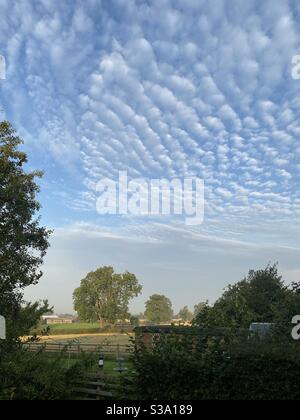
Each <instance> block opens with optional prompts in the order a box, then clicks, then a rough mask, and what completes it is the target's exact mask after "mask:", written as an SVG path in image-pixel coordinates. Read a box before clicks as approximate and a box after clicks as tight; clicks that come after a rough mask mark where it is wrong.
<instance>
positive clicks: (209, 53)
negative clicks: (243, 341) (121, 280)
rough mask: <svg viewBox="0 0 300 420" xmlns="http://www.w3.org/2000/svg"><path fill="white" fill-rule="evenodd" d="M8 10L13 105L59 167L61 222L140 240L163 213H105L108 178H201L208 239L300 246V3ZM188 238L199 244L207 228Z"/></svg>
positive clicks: (48, 167)
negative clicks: (99, 207)
mask: <svg viewBox="0 0 300 420" xmlns="http://www.w3.org/2000/svg"><path fill="white" fill-rule="evenodd" d="M0 9H1V25H0V54H2V55H3V56H5V58H6V62H7V78H6V81H5V82H4V83H2V82H1V87H0V88H1V91H0V108H3V109H4V110H5V111H6V115H7V117H8V118H9V119H11V120H12V121H13V122H14V123H15V125H16V127H17V128H18V129H19V131H20V133H21V134H22V135H23V136H24V138H25V139H26V144H25V147H26V149H27V151H28V153H29V154H30V162H31V165H32V166H34V167H42V168H44V169H45V171H46V177H45V179H44V181H43V193H42V195H41V200H42V202H43V204H44V210H43V214H44V217H45V220H46V222H47V223H48V224H50V225H52V226H54V227H61V228H66V226H70V225H74V224H76V223H77V222H86V223H91V224H93V225H98V226H99V225H100V224H101V226H105V227H106V228H107V229H108V230H111V231H114V229H121V227H122V229H125V230H126V232H127V235H128V238H131V232H132V230H133V229H134V228H135V226H138V227H139V228H141V229H142V228H146V227H145V226H146V225H147V224H149V226H150V227H151V226H154V223H156V221H153V220H144V221H143V223H141V221H132V220H128V219H127V218H124V219H122V220H119V219H118V220H116V219H114V218H101V219H99V217H98V216H97V214H96V212H95V201H96V199H97V194H96V192H95V186H96V184H97V182H98V181H99V179H100V178H101V177H107V176H109V177H112V178H117V175H118V172H119V171H124V170H127V171H128V174H129V176H131V177H145V178H152V179H153V178H162V177H164V178H168V179H171V178H173V177H187V176H198V177H200V178H203V179H204V180H205V183H206V219H205V223H204V224H203V225H202V226H201V227H198V229H197V232H196V233H197V234H201V235H204V237H205V238H208V237H217V238H219V239H220V240H229V239H231V240H236V241H242V242H243V243H244V242H247V243H251V244H256V245H257V246H261V245H262V244H268V243H269V244H274V243H275V244H276V245H278V246H287V247H296V246H297V238H299V233H300V232H299V216H300V194H299V187H298V185H299V169H300V147H299V144H298V143H299V142H298V138H299V134H300V125H299V121H300V119H299V116H300V96H299V89H300V85H299V83H298V82H296V81H294V80H293V79H292V78H291V76H290V70H291V69H290V66H291V58H292V56H293V55H294V54H296V53H299V48H300V31H299V23H300V22H299V15H300V5H299V2H297V1H296V0H294V1H293V0H292V1H289V2H283V1H281V0H265V1H264V2H258V1H256V0H251V1H248V2H244V1H242V0H215V1H213V2H206V1H204V0H203V1H202V0H172V1H168V0H161V1H159V2H151V1H146V0H145V1H138V0H102V1H101V0H97V1H96V0H86V1H79V0H78V1H73V2H59V1H58V0H51V1H50V0H41V1H38V2H37V1H30V0H27V1H22V0H18V1H16V2H13V3H12V2H11V1H9V0H0ZM160 222H162V223H165V224H166V225H167V226H175V227H176V228H177V227H178V226H177V224H178V223H179V221H177V220H173V219H172V218H170V219H167V220H163V219H162V220H160ZM70 229H72V228H71V227H70ZM176 235H179V233H178V232H177V234H176ZM181 235H182V240H183V241H185V243H186V244H189V241H190V240H191V239H190V238H191V237H192V235H194V232H191V230H190V229H185V230H184V233H183V232H182V233H181ZM98 240H99V241H100V239H99V238H98ZM101 240H102V239H101ZM177 240H178V238H177ZM207 240H208V239H207ZM201 243H202V247H198V248H197V249H198V252H199V253H201V249H202V250H203V248H205V241H204V240H202V241H201ZM194 249H196V248H194ZM174 252H175V251H174ZM271 257H272V256H271ZM129 260H130V258H128V261H129ZM232 261H233V256H232ZM95 264H96V262H95ZM183 264H184V263H183ZM194 264H195V267H196V265H197V264H196V260H195V262H194ZM128 268H130V267H129V266H128ZM247 268H248V267H247ZM293 269H294V268H293Z"/></svg>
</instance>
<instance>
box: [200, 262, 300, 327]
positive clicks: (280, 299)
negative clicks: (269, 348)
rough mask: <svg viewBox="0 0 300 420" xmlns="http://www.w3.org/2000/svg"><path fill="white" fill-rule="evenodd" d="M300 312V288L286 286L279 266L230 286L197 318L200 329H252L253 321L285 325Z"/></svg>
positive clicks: (206, 306) (253, 273) (250, 273)
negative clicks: (203, 327) (250, 327)
mask: <svg viewBox="0 0 300 420" xmlns="http://www.w3.org/2000/svg"><path fill="white" fill-rule="evenodd" d="M297 313H300V294H299V293H298V292H297V285H296V284H294V285H293V286H292V288H288V287H286V286H285V285H284V282H283V281H282V277H281V276H280V275H279V273H278V269H277V266H276V265H273V266H267V268H265V269H263V270H257V271H254V270H251V271H250V272H249V274H248V276H247V277H246V278H245V279H243V280H242V281H240V282H239V283H237V284H235V285H230V286H229V287H228V289H227V290H226V291H225V292H224V294H223V296H222V297H221V298H220V299H219V300H218V301H217V302H216V303H215V305H214V306H213V307H210V306H209V305H208V304H206V305H205V306H204V307H203V308H202V310H201V311H200V312H199V313H198V315H197V316H196V318H195V321H194V322H195V324H196V325H199V326H210V327H215V326H224V327H231V328H248V327H249V325H250V324H251V323H252V322H268V323H277V322H279V323H284V322H290V321H291V319H292V317H293V316H294V315H295V314H297Z"/></svg>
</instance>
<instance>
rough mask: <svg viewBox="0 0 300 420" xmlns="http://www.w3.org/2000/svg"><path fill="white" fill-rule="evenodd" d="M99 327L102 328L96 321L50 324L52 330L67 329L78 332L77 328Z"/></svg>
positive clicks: (90, 328)
mask: <svg viewBox="0 0 300 420" xmlns="http://www.w3.org/2000/svg"><path fill="white" fill-rule="evenodd" d="M97 328H98V329H99V330H100V326H99V324H98V323H97V322H94V323H88V322H78V323H75V324H54V325H50V331H61V330H65V331H67V330H68V331H74V332H76V331H77V330H94V329H97Z"/></svg>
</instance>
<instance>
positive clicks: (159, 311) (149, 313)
mask: <svg viewBox="0 0 300 420" xmlns="http://www.w3.org/2000/svg"><path fill="white" fill-rule="evenodd" d="M145 317H146V318H147V320H148V321H151V322H155V323H157V324H159V323H161V322H167V321H170V320H171V319H172V317H173V309H172V302H171V301H170V299H169V298H167V297H166V296H164V295H158V294H155V295H152V296H150V298H149V299H148V301H147V302H146V311H145Z"/></svg>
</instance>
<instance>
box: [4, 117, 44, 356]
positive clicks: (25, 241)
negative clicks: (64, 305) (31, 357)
mask: <svg viewBox="0 0 300 420" xmlns="http://www.w3.org/2000/svg"><path fill="white" fill-rule="evenodd" d="M22 143H23V142H22V140H21V139H20V138H19V137H18V136H17V135H16V134H15V131H14V129H13V128H12V126H11V125H10V123H9V122H7V121H4V122H1V123H0V179H1V184H0V314H1V315H3V316H4V317H5V318H6V320H7V327H8V328H7V329H8V340H7V341H6V342H5V344H4V343H1V344H0V350H1V346H2V347H3V346H4V345H6V346H7V345H9V343H13V342H15V341H16V340H17V339H18V337H19V336H20V334H21V333H25V332H28V329H30V328H31V327H32V326H33V324H34V323H35V321H36V316H40V314H41V312H43V311H44V310H46V306H47V304H46V305H45V304H43V305H42V306H40V305H39V304H33V305H31V304H27V305H26V306H25V307H24V304H25V303H24V302H23V294H24V289H25V288H26V287H28V286H31V285H35V284H37V283H38V281H39V279H40V278H41V276H42V272H41V270H40V266H41V264H42V263H43V258H44V257H45V254H46V251H47V248H48V246H49V243H48V239H49V235H50V233H51V232H50V231H49V230H47V229H46V228H44V227H42V226H40V218H39V217H38V216H37V213H38V211H39V210H40V204H39V203H38V201H37V199H36V195H37V194H38V192H39V187H38V185H37V184H36V181H35V179H36V178H40V177H41V176H42V173H41V172H30V173H27V172H25V169H24V166H25V164H26V163H27V156H26V154H25V153H24V152H23V151H21V150H19V147H20V145H21V144H22ZM48 310H49V308H48ZM30 324H32V325H30Z"/></svg>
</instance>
